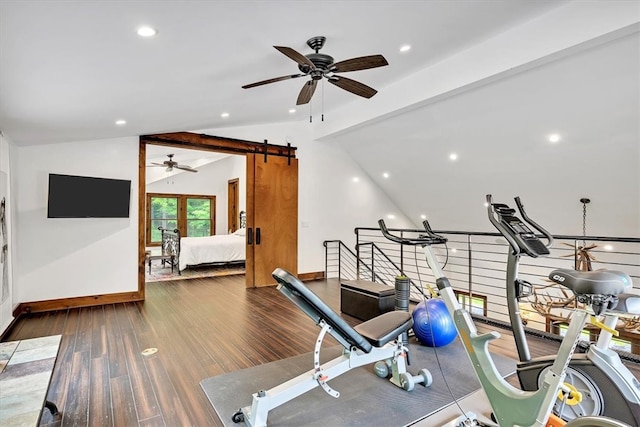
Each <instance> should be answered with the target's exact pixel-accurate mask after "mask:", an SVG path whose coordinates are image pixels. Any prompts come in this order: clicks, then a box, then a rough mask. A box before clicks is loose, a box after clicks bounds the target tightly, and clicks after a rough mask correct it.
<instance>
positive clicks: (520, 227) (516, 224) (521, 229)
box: [507, 218, 533, 235]
mask: <svg viewBox="0 0 640 427" xmlns="http://www.w3.org/2000/svg"><path fill="white" fill-rule="evenodd" d="M507 224H509V226H511V228H513V229H514V231H515V232H516V233H518V234H531V235H533V231H531V230H530V229H529V228H527V226H526V225H524V224H523V223H522V222H520V221H519V220H518V219H517V218H514V219H513V220H511V221H509V222H508V223H507Z"/></svg>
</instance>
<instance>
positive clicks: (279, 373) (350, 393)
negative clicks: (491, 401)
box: [200, 339, 515, 427]
mask: <svg viewBox="0 0 640 427" xmlns="http://www.w3.org/2000/svg"><path fill="white" fill-rule="evenodd" d="M341 351H342V347H341V346H335V347H328V348H326V349H325V348H323V349H322V351H321V361H322V362H323V363H324V362H325V361H327V360H331V359H333V358H335V357H338V356H339V355H340V353H341ZM409 354H410V362H411V365H410V366H409V369H408V370H409V372H411V373H412V374H414V375H415V374H417V373H418V371H419V370H420V369H423V368H426V369H428V370H429V371H430V372H431V374H432V376H433V384H432V385H431V386H430V387H426V388H425V387H423V386H422V385H420V384H416V386H415V388H414V389H413V391H411V392H407V391H404V390H402V389H400V388H398V387H396V386H394V385H393V384H391V382H390V381H388V380H385V379H383V378H379V377H377V376H376V375H375V374H374V372H373V365H366V366H362V367H360V368H356V369H352V370H350V371H348V372H346V373H344V374H342V375H341V376H339V377H337V378H335V379H333V380H330V381H329V382H328V384H329V385H330V386H331V387H332V388H333V389H334V390H337V391H338V392H340V397H339V398H337V399H336V398H333V397H331V396H329V395H328V394H326V393H325V392H324V390H323V389H322V388H321V387H317V388H315V389H313V390H311V391H309V392H308V393H305V394H303V395H301V396H299V397H297V398H295V399H293V400H290V401H289V402H287V403H285V404H284V405H282V406H280V407H278V408H276V409H274V410H272V411H270V412H269V417H268V424H269V426H303V425H304V426H318V427H320V426H322V427H325V426H332V427H338V426H358V427H360V426H403V425H409V424H412V423H414V422H417V421H419V420H422V419H424V418H426V417H428V416H429V415H430V414H433V413H434V412H437V411H438V410H440V409H441V408H443V407H445V406H448V405H449V404H451V403H452V402H453V401H454V399H453V398H452V397H451V394H453V396H455V398H456V399H460V398H463V397H465V396H467V395H469V394H470V393H472V392H474V391H476V390H478V389H479V388H480V383H479V382H478V380H477V379H476V376H475V373H474V371H473V369H472V368H471V362H469V359H468V357H467V355H466V353H465V352H464V349H463V347H462V345H461V344H460V341H459V339H456V341H454V342H453V343H451V344H449V345H448V346H446V347H440V348H437V349H435V351H434V349H433V348H430V347H426V346H422V345H420V344H418V343H415V342H414V341H413V340H411V341H410V343H409ZM492 356H493V359H494V362H495V365H496V367H497V368H498V371H499V372H500V373H501V374H502V375H503V376H508V375H510V374H512V373H514V372H515V361H513V360H511V359H508V358H505V357H502V356H498V355H492ZM438 361H439V362H440V366H441V367H438ZM312 368H313V354H312V353H307V354H303V355H300V356H296V357H290V358H288V359H284V360H279V361H276V362H271V363H266V364H264V365H259V366H254V367H252V368H247V369H242V370H240V371H236V372H231V373H228V374H223V375H218V376H215V377H211V378H206V379H204V380H202V381H201V382H200V385H201V386H202V388H203V390H204V392H205V394H206V395H207V397H208V398H209V401H210V402H211V404H212V405H213V408H214V409H215V411H216V413H217V414H218V416H219V417H220V419H221V420H222V422H223V423H224V425H225V426H228V427H231V426H238V427H240V426H243V425H244V424H243V423H241V424H234V423H233V421H232V420H231V417H232V415H233V414H234V413H235V412H236V411H238V409H240V408H241V407H244V406H251V401H252V394H253V393H255V392H257V391H259V390H267V389H269V388H272V387H274V386H276V385H278V384H281V383H283V382H285V381H287V380H289V379H291V378H293V377H295V376H297V375H300V374H301V373H304V372H306V371H308V370H310V369H312ZM445 378H446V383H445ZM449 390H450V391H449Z"/></svg>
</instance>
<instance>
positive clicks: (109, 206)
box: [47, 173, 131, 218]
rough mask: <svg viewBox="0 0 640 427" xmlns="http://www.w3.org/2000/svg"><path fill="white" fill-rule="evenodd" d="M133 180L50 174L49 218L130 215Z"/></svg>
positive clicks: (120, 216) (117, 216) (127, 216)
mask: <svg viewBox="0 0 640 427" xmlns="http://www.w3.org/2000/svg"><path fill="white" fill-rule="evenodd" d="M130 198H131V181H129V180H123V179H110V178H95V177H88V176H74V175H58V174H54V173H51V174H49V202H48V206H47V217H48V218H129V205H130V204H131V203H130Z"/></svg>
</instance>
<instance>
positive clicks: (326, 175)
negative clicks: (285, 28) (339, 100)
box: [14, 123, 411, 303]
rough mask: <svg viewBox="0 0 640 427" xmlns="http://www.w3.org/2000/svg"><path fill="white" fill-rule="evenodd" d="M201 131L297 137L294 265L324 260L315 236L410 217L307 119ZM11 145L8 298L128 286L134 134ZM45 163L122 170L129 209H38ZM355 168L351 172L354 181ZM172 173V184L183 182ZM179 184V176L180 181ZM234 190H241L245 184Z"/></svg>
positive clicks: (340, 235)
mask: <svg viewBox="0 0 640 427" xmlns="http://www.w3.org/2000/svg"><path fill="white" fill-rule="evenodd" d="M208 133H210V134H212V135H217V136H226V137H233V138H241V139H247V140H250V141H261V140H263V139H265V138H266V139H268V140H269V142H271V143H274V144H283V145H284V144H286V142H284V141H285V138H286V137H287V136H289V139H290V140H291V141H292V145H294V146H297V147H298V158H299V221H300V224H299V226H300V232H299V246H298V247H299V263H298V271H299V272H301V273H305V272H315V271H322V270H324V252H323V246H322V242H323V241H324V240H326V239H340V240H343V241H344V242H345V243H347V244H348V245H350V246H353V243H354V241H355V239H354V233H353V229H354V228H355V227H357V226H363V225H371V226H375V225H376V222H377V220H378V219H379V218H381V217H384V216H385V215H387V214H389V213H395V214H396V215H397V219H395V220H389V221H390V225H391V226H394V227H408V226H410V225H411V223H410V222H409V221H408V219H407V218H405V217H404V216H403V215H402V214H401V213H400V212H399V211H398V210H397V208H396V206H395V205H394V204H393V203H392V202H391V201H390V199H389V198H388V197H387V196H386V195H385V194H384V193H383V192H381V191H380V189H379V188H378V187H377V186H376V185H375V184H373V182H372V181H371V180H370V179H369V178H368V177H367V176H366V175H365V174H363V172H362V170H361V169H360V168H359V167H358V166H357V165H356V163H355V162H354V161H353V160H352V159H351V158H350V157H349V156H348V155H347V154H346V153H345V152H343V151H342V150H341V149H340V148H339V147H331V146H327V145H325V144H320V143H317V142H314V141H312V140H310V133H309V128H308V126H305V125H304V124H295V123H285V124H275V125H268V126H258V127H252V128H242V129H219V130H211V131H208ZM17 152H18V155H17V160H16V161H15V168H14V170H16V171H17V172H16V173H15V175H16V177H17V179H16V181H17V192H18V194H19V195H20V197H19V199H18V202H17V216H18V220H17V221H15V223H16V225H17V232H16V234H17V238H18V245H17V257H16V259H17V263H16V268H15V271H14V284H15V286H14V289H15V290H16V295H15V298H14V301H15V302H16V303H19V302H29V301H39V300H47V299H61V298H71V297H76V296H86V295H97V294H109V293H117V292H125V291H135V290H136V289H137V248H138V240H137V239H138V227H137V206H138V200H137V199H138V197H137V187H138V179H137V174H138V138H137V137H130V138H118V139H108V140H100V141H83V142H74V143H64V144H54V145H38V146H26V147H18V149H17ZM229 163H231V161H230V162H229ZM237 167H238V164H237V162H236V164H235V166H233V165H231V166H230V167H229V170H232V171H233V173H234V174H238V173H239V171H238V170H237V169H236V170H234V168H237ZM212 168H215V166H212ZM49 173H61V174H75V175H84V176H99V177H108V178H118V179H130V180H131V181H132V184H131V185H132V193H131V194H132V197H131V215H130V218H128V219H47V186H48V174H49ZM206 174H207V172H205V171H204V170H203V172H202V175H201V173H198V174H189V175H188V176H187V175H186V174H184V175H185V178H187V179H194V180H195V181H194V182H196V181H198V180H200V181H205V180H203V179H202V177H204V176H207V175H206ZM356 176H357V177H359V178H360V180H359V181H358V182H353V180H352V178H353V177H356ZM240 178H241V180H242V178H243V177H242V176H240ZM175 182H176V184H175V186H178V185H183V184H182V183H180V181H175ZM192 184H193V183H192ZM184 185H188V184H187V183H186V181H185V183H184ZM224 185H225V186H226V178H225V179H224ZM176 188H177V187H176ZM191 188H193V187H191ZM160 189H161V186H160V187H154V189H153V191H159V192H160ZM190 191H191V190H190ZM241 193H242V194H243V197H244V193H245V191H244V190H243V191H241ZM225 194H226V192H225ZM223 198H226V196H225V197H223ZM225 203H226V201H225ZM242 203H244V199H243V200H242ZM243 206H244V205H243ZM276 214H277V213H276ZM219 218H220V219H222V218H224V219H223V221H221V222H224V223H225V226H226V215H222V216H219Z"/></svg>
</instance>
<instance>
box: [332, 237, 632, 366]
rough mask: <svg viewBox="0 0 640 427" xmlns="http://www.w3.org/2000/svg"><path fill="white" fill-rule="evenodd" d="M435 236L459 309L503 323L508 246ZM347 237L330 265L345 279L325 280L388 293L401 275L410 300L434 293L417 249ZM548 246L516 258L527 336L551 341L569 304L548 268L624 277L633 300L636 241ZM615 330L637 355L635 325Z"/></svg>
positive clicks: (628, 322)
mask: <svg viewBox="0 0 640 427" xmlns="http://www.w3.org/2000/svg"><path fill="white" fill-rule="evenodd" d="M391 231H392V232H393V233H394V234H396V235H399V236H402V237H416V236H417V235H418V234H420V233H421V232H423V230H418V229H391ZM436 233H438V234H441V235H444V236H445V237H447V238H448V242H447V244H446V245H440V246H434V249H435V252H436V255H437V258H438V260H439V261H440V263H441V264H442V265H444V271H445V273H446V274H447V277H448V278H449V280H450V282H451V284H452V286H453V288H454V289H455V290H456V292H457V293H458V295H459V298H460V302H461V304H462V305H463V306H465V307H466V308H467V309H468V310H469V311H470V312H471V313H472V314H478V315H482V316H486V317H487V318H488V319H490V320H493V321H498V322H502V323H506V324H508V323H509V316H508V310H507V305H506V284H505V280H506V268H507V251H508V250H509V247H508V245H507V242H506V240H505V239H504V238H503V237H502V235H500V234H499V233H486V232H461V231H436ZM355 234H356V244H355V248H356V252H355V253H354V252H353V251H351V250H350V249H348V248H347V247H346V246H344V244H342V243H341V242H340V245H342V246H344V248H345V249H341V251H340V254H338V255H337V256H335V257H336V260H335V262H336V263H340V260H341V261H342V262H346V264H347V265H348V266H349V274H350V275H349V276H348V277H346V276H343V275H342V274H344V273H341V272H342V271H344V269H345V267H342V268H340V267H335V266H332V267H331V268H329V264H327V268H326V271H325V277H339V278H360V279H364V280H371V281H376V282H379V283H384V284H387V285H389V286H393V285H394V281H395V277H396V276H398V275H400V274H402V275H405V276H407V277H408V278H409V279H411V282H412V284H413V286H412V288H411V293H410V298H411V299H412V300H413V301H421V300H422V299H423V298H424V296H423V295H426V296H429V293H430V290H431V289H434V288H435V280H434V278H433V276H432V274H431V270H430V269H429V267H428V265H427V263H426V261H425V258H424V253H423V251H422V248H421V247H419V246H402V245H399V244H397V243H394V242H391V241H389V240H387V239H386V238H385V237H384V236H383V235H382V233H381V232H380V229H378V228H367V227H358V228H356V229H355ZM554 239H555V243H554V245H553V247H552V248H551V249H550V252H551V254H550V255H549V256H547V257H539V258H530V257H524V256H523V257H522V258H521V262H520V266H519V274H518V277H519V278H520V279H522V280H524V281H526V282H528V283H530V284H531V285H532V288H531V289H530V290H529V291H530V295H529V296H527V297H523V298H521V299H520V312H521V317H522V319H523V323H526V327H527V329H532V330H537V331H543V332H551V333H556V334H561V333H562V331H563V329H562V328H563V325H564V324H565V323H566V322H567V320H568V316H570V313H571V308H572V307H573V306H572V304H574V303H575V302H573V298H572V295H570V291H568V290H565V289H563V288H561V287H560V286H558V285H555V284H553V283H552V282H551V281H549V280H548V279H547V277H548V274H549V273H550V272H551V271H552V270H553V269H556V268H576V267H580V268H583V267H585V266H586V265H587V264H589V263H590V265H591V268H592V269H593V270H597V269H611V270H620V271H624V272H625V273H627V274H629V276H631V278H632V280H633V282H634V285H633V289H631V290H630V292H631V293H635V294H639V295H640V239H638V238H626V237H624V238H621V237H602V236H568V235H559V236H554ZM325 247H327V244H326V243H325ZM347 251H348V252H349V257H350V258H349V259H348V260H347V256H346V252H347ZM327 256H329V255H327ZM372 277H374V278H375V280H372V279H371V278H372ZM618 329H619V330H620V332H621V339H622V343H621V344H620V345H621V346H622V347H623V348H621V349H622V350H623V351H628V352H633V353H636V354H640V320H639V319H638V318H637V317H636V318H635V319H634V318H628V319H622V324H621V325H619V328H618ZM593 333H594V334H596V333H597V331H594V332H593ZM591 338H594V337H593V336H592V337H591ZM628 342H630V343H631V345H630V346H629V345H628Z"/></svg>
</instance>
